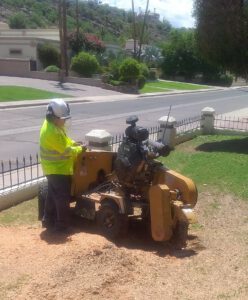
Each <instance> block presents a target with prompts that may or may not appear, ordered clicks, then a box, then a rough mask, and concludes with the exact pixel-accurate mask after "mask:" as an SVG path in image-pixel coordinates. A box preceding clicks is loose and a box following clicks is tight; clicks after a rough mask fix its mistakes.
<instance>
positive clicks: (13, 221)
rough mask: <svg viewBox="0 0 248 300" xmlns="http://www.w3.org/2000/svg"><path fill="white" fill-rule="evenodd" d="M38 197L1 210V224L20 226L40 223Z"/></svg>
mask: <svg viewBox="0 0 248 300" xmlns="http://www.w3.org/2000/svg"><path fill="white" fill-rule="evenodd" d="M37 211H38V201H37V198H35V199H33V200H30V201H25V202H23V203H21V204H19V205H16V206H13V207H11V208H9V209H6V210H3V211H1V212H0V226H1V225H3V226H9V225H11V226H19V225H32V224H35V223H37V224H38V212H37Z"/></svg>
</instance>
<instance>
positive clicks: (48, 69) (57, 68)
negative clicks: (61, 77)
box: [44, 65, 60, 73]
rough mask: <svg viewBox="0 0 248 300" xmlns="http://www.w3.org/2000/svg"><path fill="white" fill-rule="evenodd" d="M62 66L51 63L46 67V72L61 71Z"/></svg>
mask: <svg viewBox="0 0 248 300" xmlns="http://www.w3.org/2000/svg"><path fill="white" fill-rule="evenodd" d="M59 70H60V68H59V67H57V66H55V65H51V66H48V67H46V68H45V70H44V71H45V72H54V73H55V72H59Z"/></svg>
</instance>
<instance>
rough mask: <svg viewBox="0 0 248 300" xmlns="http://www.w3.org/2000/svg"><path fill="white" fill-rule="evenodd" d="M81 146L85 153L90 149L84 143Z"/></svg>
mask: <svg viewBox="0 0 248 300" xmlns="http://www.w3.org/2000/svg"><path fill="white" fill-rule="evenodd" d="M80 146H81V147H82V151H83V152H85V151H87V149H88V147H87V145H86V144H84V143H82V144H81V145H80Z"/></svg>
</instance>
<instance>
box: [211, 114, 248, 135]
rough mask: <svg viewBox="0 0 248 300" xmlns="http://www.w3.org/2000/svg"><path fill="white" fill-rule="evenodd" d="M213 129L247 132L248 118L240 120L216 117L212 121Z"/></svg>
mask: <svg viewBox="0 0 248 300" xmlns="http://www.w3.org/2000/svg"><path fill="white" fill-rule="evenodd" d="M214 128H215V129H223V130H232V131H248V116H247V117H246V118H245V117H243V118H242V117H233V116H232V117H228V116H223V115H217V116H215V120H214Z"/></svg>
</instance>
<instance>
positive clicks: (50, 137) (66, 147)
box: [40, 120, 82, 175]
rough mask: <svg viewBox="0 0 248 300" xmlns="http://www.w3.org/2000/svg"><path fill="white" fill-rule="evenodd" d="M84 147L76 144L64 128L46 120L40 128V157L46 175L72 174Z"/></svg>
mask: <svg viewBox="0 0 248 300" xmlns="http://www.w3.org/2000/svg"><path fill="white" fill-rule="evenodd" d="M80 152H82V147H80V146H75V142H74V141H73V140H72V139H70V138H69V137H68V136H67V135H66V133H65V131H64V130H63V129H62V128H59V127H57V126H55V125H54V124H53V123H52V122H48V121H47V120H45V121H44V123H43V125H42V127H41V130H40V158H41V166H42V169H43V173H44V175H51V174H59V175H72V174H73V165H74V161H75V159H76V157H77V155H78V154H79V153H80Z"/></svg>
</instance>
